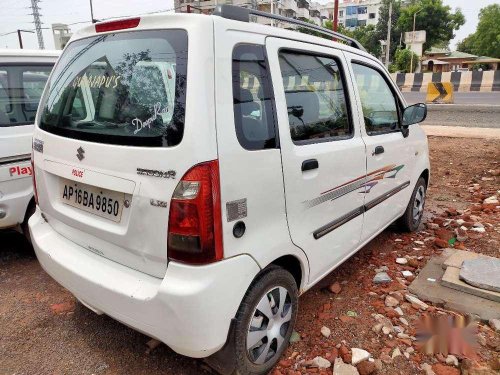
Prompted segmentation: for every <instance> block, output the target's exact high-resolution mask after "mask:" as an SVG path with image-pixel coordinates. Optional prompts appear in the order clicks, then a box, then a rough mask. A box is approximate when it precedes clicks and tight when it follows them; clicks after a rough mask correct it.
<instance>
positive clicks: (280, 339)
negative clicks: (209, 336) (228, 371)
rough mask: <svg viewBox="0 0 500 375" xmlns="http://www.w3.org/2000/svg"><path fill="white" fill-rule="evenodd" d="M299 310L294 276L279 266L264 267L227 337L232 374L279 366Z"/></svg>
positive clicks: (263, 371) (254, 374) (244, 374)
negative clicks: (233, 369)
mask: <svg viewBox="0 0 500 375" xmlns="http://www.w3.org/2000/svg"><path fill="white" fill-rule="evenodd" d="M271 296H272V298H271ZM283 296H284V297H285V298H284V301H282V298H283ZM266 301H267V303H266ZM273 303H274V307H272V306H273ZM297 309H298V290H297V284H296V282H295V279H294V278H293V276H292V275H291V274H290V273H289V272H288V271H286V270H284V269H282V268H279V267H276V266H272V267H269V268H267V269H265V270H264V271H263V272H262V274H261V275H260V276H259V277H258V278H257V279H256V280H254V282H253V283H252V284H251V285H250V287H249V289H248V291H247V293H246V294H245V297H244V298H243V301H242V303H241V305H240V308H239V309H238V313H237V314H236V318H235V319H234V327H233V330H232V333H231V334H230V335H229V337H228V343H227V344H228V345H230V346H232V348H233V350H232V355H233V356H234V358H233V359H232V360H231V362H233V363H234V365H235V371H234V372H233V374H237V375H258V374H267V373H268V372H269V371H270V370H271V369H272V368H273V367H274V366H275V365H276V363H277V362H278V361H279V359H280V357H281V355H282V354H283V352H284V351H285V349H286V348H287V346H288V343H289V340H290V336H291V335H292V332H293V327H294V325H295V320H296V318H297ZM261 310H262V311H261ZM280 311H281V314H280ZM258 328H260V329H258ZM250 332H252V333H251V334H250ZM247 345H249V346H248V347H247ZM266 355H267V356H266ZM226 359H227V358H226Z"/></svg>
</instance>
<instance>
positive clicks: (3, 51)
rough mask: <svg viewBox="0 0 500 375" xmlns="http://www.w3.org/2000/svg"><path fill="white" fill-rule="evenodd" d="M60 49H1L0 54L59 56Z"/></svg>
mask: <svg viewBox="0 0 500 375" xmlns="http://www.w3.org/2000/svg"><path fill="white" fill-rule="evenodd" d="M60 54H61V51H58V50H48V49H41V50H40V49H1V48H0V56H9V57H10V56H14V57H15V56H23V57H24V56H26V57H29V56H33V57H39V56H40V57H59V55H60Z"/></svg>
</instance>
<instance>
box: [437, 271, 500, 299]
mask: <svg viewBox="0 0 500 375" xmlns="http://www.w3.org/2000/svg"><path fill="white" fill-rule="evenodd" d="M441 284H442V285H444V286H446V287H448V288H452V289H456V290H459V291H461V292H465V293H469V294H473V295H475V296H478V297H481V298H486V299H489V300H491V301H495V302H499V303H500V293H497V292H492V291H491V290H486V289H482V288H477V287H475V286H473V285H469V284H467V283H465V282H463V281H462V280H460V269H459V268H455V267H448V268H447V269H446V271H445V273H444V275H443V278H442V280H441Z"/></svg>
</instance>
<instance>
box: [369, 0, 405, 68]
mask: <svg viewBox="0 0 500 375" xmlns="http://www.w3.org/2000/svg"><path fill="white" fill-rule="evenodd" d="M390 3H392V16H391V47H390V54H389V56H394V53H395V52H396V49H397V48H398V46H399V41H400V39H401V29H400V27H399V25H398V21H397V20H398V19H399V17H400V14H401V3H400V1H397V0H382V5H381V6H380V9H379V18H378V23H377V26H376V27H375V31H374V35H373V39H374V40H375V41H376V42H377V43H378V44H379V47H378V54H377V55H378V56H377V57H380V40H387V24H388V22H389V5H390ZM389 60H391V58H389Z"/></svg>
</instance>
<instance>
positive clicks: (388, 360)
mask: <svg viewBox="0 0 500 375" xmlns="http://www.w3.org/2000/svg"><path fill="white" fill-rule="evenodd" d="M380 360H381V361H382V362H383V363H385V364H386V365H387V364H389V363H392V358H391V356H390V355H389V354H385V353H383V354H381V355H380Z"/></svg>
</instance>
